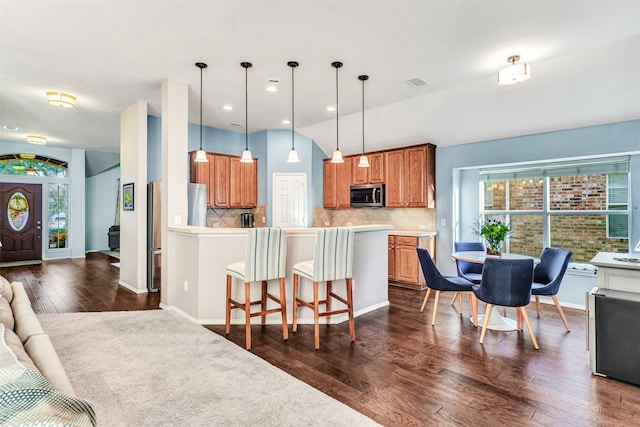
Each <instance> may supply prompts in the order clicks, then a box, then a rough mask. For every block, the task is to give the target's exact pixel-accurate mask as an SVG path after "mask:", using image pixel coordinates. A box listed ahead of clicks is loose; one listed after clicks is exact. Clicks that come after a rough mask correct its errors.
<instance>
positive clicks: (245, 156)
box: [240, 62, 253, 163]
mask: <svg viewBox="0 0 640 427" xmlns="http://www.w3.org/2000/svg"><path fill="white" fill-rule="evenodd" d="M240 66H241V67H242V68H244V151H243V152H242V157H241V158H240V162H242V163H253V158H252V157H251V151H249V95H248V93H249V90H248V89H247V72H248V70H249V68H251V67H252V65H251V62H241V63H240Z"/></svg>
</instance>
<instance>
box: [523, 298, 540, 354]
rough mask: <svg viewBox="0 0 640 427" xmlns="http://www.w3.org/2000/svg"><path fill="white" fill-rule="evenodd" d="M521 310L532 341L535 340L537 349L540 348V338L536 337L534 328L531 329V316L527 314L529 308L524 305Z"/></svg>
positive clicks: (534, 343)
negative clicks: (526, 308)
mask: <svg viewBox="0 0 640 427" xmlns="http://www.w3.org/2000/svg"><path fill="white" fill-rule="evenodd" d="M519 309H520V312H521V313H522V317H523V318H524V323H526V324H527V329H528V330H529V335H531V341H533V346H534V347H535V349H536V350H539V349H540V347H538V340H537V339H536V335H535V334H534V333H533V329H531V323H529V316H527V310H525V309H524V307H520V308H519Z"/></svg>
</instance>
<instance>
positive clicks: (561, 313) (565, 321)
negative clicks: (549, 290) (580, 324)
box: [551, 295, 571, 332]
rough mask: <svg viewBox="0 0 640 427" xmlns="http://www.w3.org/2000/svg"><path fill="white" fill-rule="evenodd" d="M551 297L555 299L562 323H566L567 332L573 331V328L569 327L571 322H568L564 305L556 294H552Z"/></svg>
mask: <svg viewBox="0 0 640 427" xmlns="http://www.w3.org/2000/svg"><path fill="white" fill-rule="evenodd" d="M551 299H553V303H554V304H555V305H556V309H557V310H558V314H560V318H561V319H562V323H564V327H565V328H567V332H571V329H569V323H567V318H566V317H564V312H563V311H562V307H561V306H560V303H559V302H558V297H556V296H555V295H551Z"/></svg>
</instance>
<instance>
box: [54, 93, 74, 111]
mask: <svg viewBox="0 0 640 427" xmlns="http://www.w3.org/2000/svg"><path fill="white" fill-rule="evenodd" d="M47 102H48V103H49V104H51V105H55V106H56V107H62V108H72V107H75V106H76V97H75V96H73V95H69V94H68V93H63V92H54V91H51V92H47Z"/></svg>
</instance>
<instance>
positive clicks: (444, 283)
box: [416, 247, 476, 325]
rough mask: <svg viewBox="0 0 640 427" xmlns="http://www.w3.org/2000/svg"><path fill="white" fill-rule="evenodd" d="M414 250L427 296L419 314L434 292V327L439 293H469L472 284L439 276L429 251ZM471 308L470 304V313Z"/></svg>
mask: <svg viewBox="0 0 640 427" xmlns="http://www.w3.org/2000/svg"><path fill="white" fill-rule="evenodd" d="M416 250H417V251H418V259H419V260H420V266H421V267H422V273H423V274H424V278H425V281H426V282H427V294H426V295H425V297H424V301H422V307H421V308H420V312H422V311H423V310H424V307H425V305H426V304H427V300H428V299H429V295H430V294H431V290H432V289H433V290H435V291H436V297H435V298H436V299H435V302H434V303H433V316H432V318H431V325H435V324H436V313H437V312H438V301H439V300H440V292H446V291H451V292H469V293H471V291H472V288H473V283H471V282H470V281H468V280H467V279H465V278H463V277H456V276H443V275H442V274H440V272H439V271H438V269H437V268H436V265H435V264H434V263H433V259H431V255H429V251H427V250H426V249H424V248H421V247H416ZM473 308H474V304H473V303H472V304H471V311H472V312H473ZM475 318H476V316H474V319H475Z"/></svg>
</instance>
